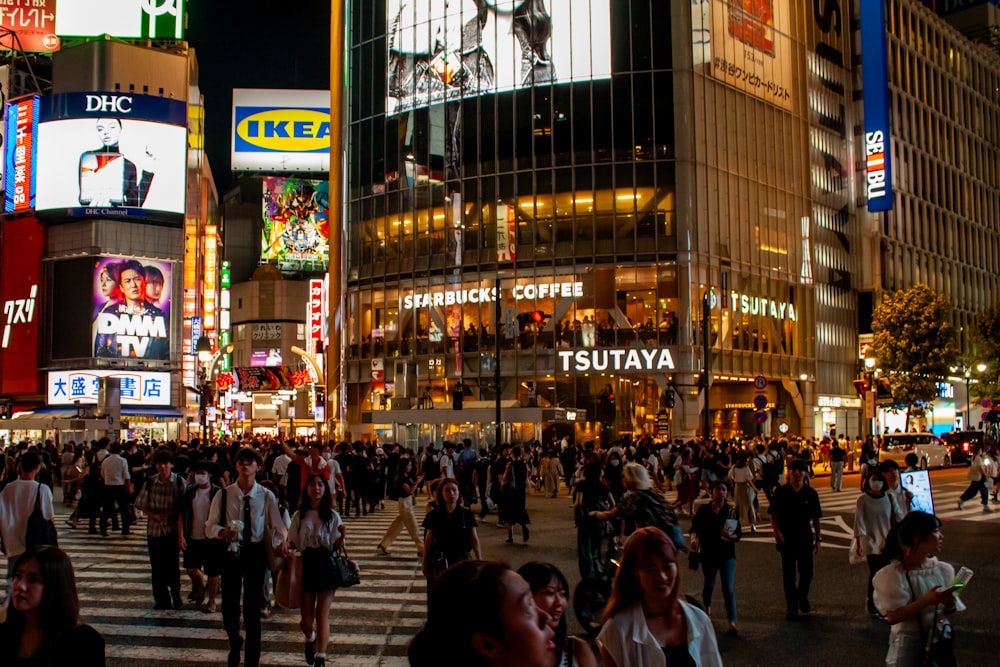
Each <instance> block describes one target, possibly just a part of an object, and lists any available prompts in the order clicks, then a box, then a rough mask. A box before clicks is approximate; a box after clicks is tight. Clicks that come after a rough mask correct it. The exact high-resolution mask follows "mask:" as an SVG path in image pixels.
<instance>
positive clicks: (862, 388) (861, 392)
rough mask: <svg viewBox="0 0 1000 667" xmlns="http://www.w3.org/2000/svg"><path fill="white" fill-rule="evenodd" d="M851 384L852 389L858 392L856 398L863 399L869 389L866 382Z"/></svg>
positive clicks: (853, 382) (857, 381) (860, 381)
mask: <svg viewBox="0 0 1000 667" xmlns="http://www.w3.org/2000/svg"><path fill="white" fill-rule="evenodd" d="M851 384H853V385H854V389H855V390H856V391H857V392H858V396H860V397H861V398H864V397H865V394H867V393H868V391H869V390H870V389H871V385H869V383H868V380H852V381H851Z"/></svg>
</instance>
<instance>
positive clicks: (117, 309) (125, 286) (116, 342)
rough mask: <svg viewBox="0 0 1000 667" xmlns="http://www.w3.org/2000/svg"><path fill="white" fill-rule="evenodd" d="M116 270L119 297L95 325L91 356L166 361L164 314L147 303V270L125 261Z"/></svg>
mask: <svg viewBox="0 0 1000 667" xmlns="http://www.w3.org/2000/svg"><path fill="white" fill-rule="evenodd" d="M117 268H118V289H119V290H120V293H121V298H120V300H117V301H114V302H111V303H109V304H108V305H107V306H105V307H104V309H103V310H102V311H101V312H100V314H99V315H98V316H97V319H96V320H95V322H94V327H95V335H94V356H95V357H110V358H136V359H161V360H165V359H169V358H170V339H169V338H168V333H167V331H168V322H167V314H166V312H164V311H163V310H161V309H160V308H158V307H157V306H155V305H153V304H152V303H151V302H150V301H149V297H148V296H147V292H146V276H147V269H146V267H143V265H142V264H141V263H139V262H138V261H136V260H134V259H126V260H122V261H121V262H119V263H118V264H117ZM161 275H162V272H161Z"/></svg>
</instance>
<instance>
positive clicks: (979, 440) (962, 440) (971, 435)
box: [944, 431, 986, 465]
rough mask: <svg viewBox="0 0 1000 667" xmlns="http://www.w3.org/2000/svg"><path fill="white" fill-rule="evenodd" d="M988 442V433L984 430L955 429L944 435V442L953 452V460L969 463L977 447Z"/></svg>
mask: <svg viewBox="0 0 1000 667" xmlns="http://www.w3.org/2000/svg"><path fill="white" fill-rule="evenodd" d="M984 442H986V434H985V433H983V432H982V431H953V432H952V433H949V434H947V435H945V436H944V444H945V445H946V446H947V447H948V451H949V453H950V454H951V462H952V463H955V464H965V465H968V464H969V463H970V462H971V461H972V455H973V454H975V453H976V448H977V447H982V446H983V443H984Z"/></svg>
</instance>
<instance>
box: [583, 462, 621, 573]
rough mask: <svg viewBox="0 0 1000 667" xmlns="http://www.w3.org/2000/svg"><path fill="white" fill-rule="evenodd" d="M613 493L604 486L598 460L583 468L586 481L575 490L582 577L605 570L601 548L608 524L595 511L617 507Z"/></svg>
mask: <svg viewBox="0 0 1000 667" xmlns="http://www.w3.org/2000/svg"><path fill="white" fill-rule="evenodd" d="M614 505H615V500H614V498H612V497H611V490H610V489H609V488H608V486H607V485H606V484H605V483H604V479H603V471H602V470H601V462H600V461H598V460H597V459H596V458H595V459H593V460H591V461H588V462H587V465H585V466H584V467H583V480H581V481H580V482H579V483H578V484H577V485H576V489H575V491H574V501H573V507H574V509H575V512H574V513H575V518H576V560H577V564H578V565H579V567H580V576H581V577H583V578H584V579H586V578H587V577H594V576H596V575H597V574H598V573H599V572H600V571H601V569H602V568H601V562H600V557H599V555H598V554H599V553H600V548H601V541H602V540H603V539H604V536H605V529H606V527H607V523H606V522H605V521H601V520H600V519H597V518H596V517H593V516H591V514H590V513H591V512H599V511H607V510H609V509H611V508H612V507H614Z"/></svg>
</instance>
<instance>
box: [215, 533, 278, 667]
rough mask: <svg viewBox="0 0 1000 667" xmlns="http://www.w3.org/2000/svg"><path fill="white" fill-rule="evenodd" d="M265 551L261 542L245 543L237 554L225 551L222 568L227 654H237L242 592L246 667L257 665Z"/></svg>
mask: <svg viewBox="0 0 1000 667" xmlns="http://www.w3.org/2000/svg"><path fill="white" fill-rule="evenodd" d="M266 569H267V554H266V553H265V552H264V544H263V543H262V542H257V543H253V544H244V545H243V546H242V547H241V548H240V555H239V556H236V555H234V554H232V553H229V552H226V556H225V561H224V565H223V570H222V625H223V627H225V629H226V635H228V637H229V651H230V654H234V653H235V654H236V655H239V651H240V648H241V647H242V645H243V638H242V637H240V595H241V594H242V595H243V627H244V628H245V629H246V635H247V637H246V653H245V654H244V659H243V663H244V665H245V666H246V667H258V666H259V665H260V610H261V608H262V607H263V605H264V599H263V598H264V570H266Z"/></svg>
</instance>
